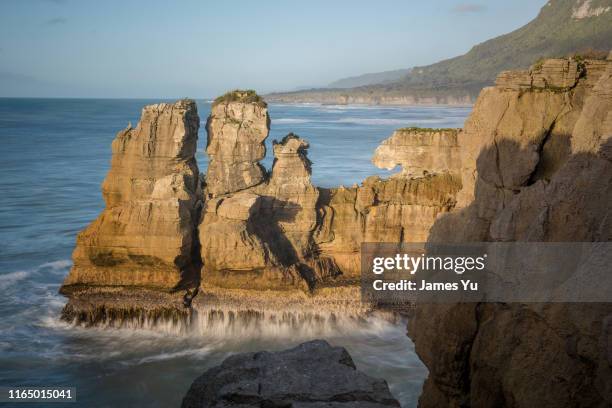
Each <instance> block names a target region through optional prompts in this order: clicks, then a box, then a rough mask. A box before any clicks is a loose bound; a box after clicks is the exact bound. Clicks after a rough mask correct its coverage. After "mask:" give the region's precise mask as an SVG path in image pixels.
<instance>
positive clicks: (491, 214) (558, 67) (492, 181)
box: [410, 60, 612, 408]
mask: <svg viewBox="0 0 612 408" xmlns="http://www.w3.org/2000/svg"><path fill="white" fill-rule="evenodd" d="M611 112H612V61H581V62H580V63H577V62H576V61H571V60H569V61H568V60H552V61H546V62H544V63H543V64H542V65H541V69H540V70H534V69H532V70H531V72H522V73H520V74H518V75H511V74H507V73H506V74H503V75H502V76H501V81H498V85H497V86H496V87H492V88H486V89H484V90H483V91H482V92H481V94H480V96H479V98H478V101H477V103H476V105H475V107H474V110H473V112H472V114H471V116H470V117H469V118H468V120H467V122H466V124H465V128H464V131H463V132H462V133H461V134H460V139H459V144H460V146H461V157H462V185H463V187H462V190H461V191H460V192H459V194H458V197H459V202H458V206H457V208H455V209H454V210H453V211H451V212H449V213H448V214H446V215H444V216H442V217H441V218H440V219H439V220H438V221H437V222H436V223H435V224H434V226H433V227H432V231H431V234H430V238H429V239H430V241H434V242H449V241H454V242H465V241H544V242H559V241H578V242H580V241H610V240H611V239H612V207H611V206H610V203H611V202H612V155H611V154H610V152H611V151H612V148H611V145H612V143H611V138H612V127H611V126H610V124H611V123H612V120H611V115H612V113H611ZM611 321H612V307H611V306H610V305H609V304H578V303H573V304H569V303H557V304H484V303H483V304H459V305H427V306H426V305H419V306H418V307H417V311H416V315H415V317H414V318H413V319H411V321H410V334H411V337H412V338H413V340H414V341H415V344H416V350H417V353H418V354H419V355H420V357H421V359H422V360H423V361H424V362H425V364H426V365H427V366H428V368H429V372H430V374H429V378H428V380H427V382H426V384H425V386H424V391H423V394H422V396H421V399H420V406H422V407H424V408H427V407H437V406H471V407H492V406H498V407H505V406H513V407H529V406H538V407H560V406H610V405H612V388H610V386H609V384H610V383H611V382H610V379H611V378H612V358H611V356H612V341H611V340H612V334H611V333H612V330H611V325H610V322H611Z"/></svg>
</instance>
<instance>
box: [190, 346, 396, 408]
mask: <svg viewBox="0 0 612 408" xmlns="http://www.w3.org/2000/svg"><path fill="white" fill-rule="evenodd" d="M181 406H182V407H183V408H207V407H233V406H235V407H296V408H297V407H305V408H306V407H312V408H323V407H330V408H333V407H338V408H341V407H355V408H358V407H363V408H377V407H378V408H382V407H399V406H400V405H399V402H398V401H397V400H396V399H395V398H393V396H392V395H391V392H390V391H389V387H388V386H387V383H386V382H385V381H384V380H380V379H376V378H372V377H369V376H368V375H366V374H364V373H362V372H361V371H358V370H357V369H356V367H355V364H354V363H353V360H352V359H351V356H350V355H349V354H348V352H347V351H346V350H345V349H344V348H342V347H332V346H330V345H329V344H328V343H327V342H326V341H323V340H315V341H310V342H307V343H303V344H300V345H299V346H297V347H295V348H292V349H289V350H284V351H279V352H267V351H261V352H257V353H242V354H237V355H234V356H231V357H229V358H227V359H226V360H225V361H223V362H222V363H221V365H219V366H217V367H214V368H212V369H210V370H208V371H206V372H205V373H204V374H203V375H202V376H200V377H198V378H197V379H196V380H195V381H194V382H193V384H192V385H191V387H190V388H189V391H187V394H186V395H185V398H184V399H183V403H182V405H181Z"/></svg>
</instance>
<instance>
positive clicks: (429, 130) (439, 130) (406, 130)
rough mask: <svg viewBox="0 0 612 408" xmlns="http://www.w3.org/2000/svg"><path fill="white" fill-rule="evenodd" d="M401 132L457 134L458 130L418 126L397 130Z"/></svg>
mask: <svg viewBox="0 0 612 408" xmlns="http://www.w3.org/2000/svg"><path fill="white" fill-rule="evenodd" d="M397 130H398V131H399V132H432V133H433V132H450V131H453V132H456V131H457V129H455V128H421V127H416V126H412V127H404V128H399V129H397Z"/></svg>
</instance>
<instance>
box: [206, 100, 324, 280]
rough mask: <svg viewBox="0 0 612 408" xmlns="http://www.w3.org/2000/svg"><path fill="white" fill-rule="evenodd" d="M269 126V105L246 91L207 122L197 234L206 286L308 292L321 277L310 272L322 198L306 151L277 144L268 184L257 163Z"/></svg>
mask: <svg viewBox="0 0 612 408" xmlns="http://www.w3.org/2000/svg"><path fill="white" fill-rule="evenodd" d="M269 122H270V121H269V117H268V114H267V110H266V108H265V104H264V103H263V102H262V101H261V100H260V99H259V97H258V96H257V95H256V94H254V93H250V92H248V91H234V92H233V93H229V94H226V95H224V96H223V97H221V98H220V99H219V100H218V101H217V102H216V103H215V105H214V106H213V109H212V113H211V116H210V117H209V119H208V126H207V130H208V148H207V153H208V154H209V155H210V157H211V164H210V166H209V170H208V173H207V179H206V196H207V201H206V205H205V209H204V212H203V217H202V221H201V223H200V231H199V232H200V243H201V255H202V260H203V263H204V266H203V273H202V276H203V278H204V282H205V284H206V285H208V286H216V287H226V288H249V289H256V288H260V289H262V288H267V289H270V288H274V287H279V286H280V287H283V286H291V287H308V286H312V285H313V284H314V281H315V280H316V279H317V276H318V275H321V273H320V272H318V271H317V268H316V267H315V268H314V269H313V266H312V265H314V266H316V265H317V262H316V261H314V260H313V254H312V235H313V231H314V229H315V227H316V222H317V213H316V203H317V199H318V190H317V188H316V187H314V186H313V185H312V183H311V181H310V174H311V170H310V161H309V160H308V158H307V157H306V149H307V148H308V143H307V142H306V141H304V140H302V139H300V138H299V137H297V136H296V135H293V134H290V135H287V136H286V137H285V138H284V139H283V140H282V141H280V142H278V143H277V142H275V144H274V155H275V160H274V165H273V168H272V172H271V175H270V176H269V177H268V176H267V174H266V172H265V170H264V169H263V167H262V166H261V164H260V163H259V160H260V159H263V157H264V155H265V145H264V141H265V138H266V137H267V135H268V130H269Z"/></svg>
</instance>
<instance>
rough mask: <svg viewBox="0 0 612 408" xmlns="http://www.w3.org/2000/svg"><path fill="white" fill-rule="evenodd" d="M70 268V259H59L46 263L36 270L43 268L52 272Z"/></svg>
mask: <svg viewBox="0 0 612 408" xmlns="http://www.w3.org/2000/svg"><path fill="white" fill-rule="evenodd" d="M70 266H72V261H71V260H70V259H60V260H59V261H52V262H46V263H44V264H42V265H40V266H39V267H38V269H43V268H51V269H53V270H54V271H56V270H58V269H66V268H68V267H70Z"/></svg>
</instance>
